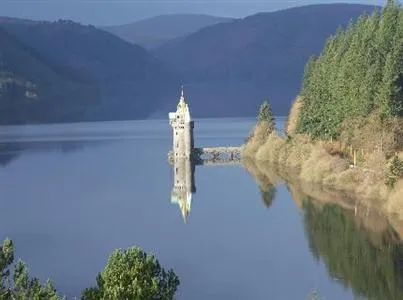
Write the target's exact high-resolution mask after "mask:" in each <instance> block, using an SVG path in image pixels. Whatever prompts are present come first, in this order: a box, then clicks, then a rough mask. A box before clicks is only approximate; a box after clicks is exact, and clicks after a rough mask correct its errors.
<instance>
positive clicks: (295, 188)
mask: <svg viewBox="0 0 403 300" xmlns="http://www.w3.org/2000/svg"><path fill="white" fill-rule="evenodd" d="M242 164H243V166H244V168H245V169H246V170H247V172H248V173H249V174H251V176H253V177H254V179H255V180H256V183H257V185H258V186H259V188H260V189H261V190H265V189H267V188H268V187H272V186H274V187H275V186H277V185H279V184H285V185H286V186H287V189H288V190H289V192H290V194H291V196H292V199H293V200H294V203H295V205H296V206H297V207H298V208H299V209H302V207H303V203H304V200H307V199H308V198H309V199H311V200H313V201H314V203H315V204H316V205H319V206H320V207H325V206H326V205H337V206H339V207H340V208H341V209H343V210H344V211H346V212H348V213H350V214H351V215H354V217H355V218H357V223H359V224H361V226H363V227H364V228H367V229H368V230H370V231H371V232H383V231H385V230H387V228H388V227H391V228H392V229H393V230H394V231H395V232H396V233H397V234H398V236H399V239H400V241H403V219H402V217H401V216H396V215H393V214H390V213H387V212H385V211H384V210H380V209H379V204H380V203H379V201H378V202H377V201H376V199H370V200H371V201H368V199H363V198H357V197H354V196H351V195H349V194H348V192H346V191H340V190H335V189H332V188H330V187H327V186H324V185H320V184H317V183H313V182H304V181H303V180H301V178H300V177H299V175H298V172H297V170H291V169H283V168H281V167H280V166H279V165H270V164H257V163H256V161H255V160H254V159H251V158H250V157H244V158H243V159H242Z"/></svg>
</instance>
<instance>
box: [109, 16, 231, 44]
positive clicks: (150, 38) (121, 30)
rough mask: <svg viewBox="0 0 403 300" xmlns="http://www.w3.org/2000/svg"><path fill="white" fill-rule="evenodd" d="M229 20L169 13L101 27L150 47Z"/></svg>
mask: <svg viewBox="0 0 403 300" xmlns="http://www.w3.org/2000/svg"><path fill="white" fill-rule="evenodd" d="M231 20H232V19H231V18H223V17H215V16H209V15H196V14H169V15H160V16H156V17H152V18H148V19H145V20H141V21H138V22H134V23H131V24H124V25H118V26H108V27H103V28H102V29H104V30H106V31H109V32H110V33H113V34H115V35H117V36H118V37H120V38H122V39H124V40H126V41H128V42H131V43H134V44H138V45H141V46H143V47H145V48H146V49H152V48H156V47H158V46H161V45H162V44H164V43H165V42H167V41H169V40H172V39H174V38H177V37H180V36H184V35H188V34H190V33H194V32H196V31H198V30H199V29H201V28H203V27H207V26H212V25H215V24H218V23H222V22H229V21H231Z"/></svg>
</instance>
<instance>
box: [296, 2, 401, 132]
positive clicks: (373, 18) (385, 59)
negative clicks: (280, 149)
mask: <svg viewBox="0 0 403 300" xmlns="http://www.w3.org/2000/svg"><path fill="white" fill-rule="evenodd" d="M402 72H403V11H402V9H401V7H400V5H399V3H398V1H388V3H387V5H386V7H385V8H384V9H383V10H382V12H381V13H379V12H377V11H374V12H373V13H372V14H371V15H363V16H361V17H360V18H359V19H358V20H357V21H356V22H355V23H353V22H350V23H349V25H348V26H347V28H346V29H344V30H342V29H339V30H337V32H336V33H335V35H333V36H332V37H330V38H329V39H328V40H327V41H326V43H325V45H324V48H323V51H322V53H321V54H320V55H319V56H318V57H317V58H316V59H310V60H309V61H308V63H307V65H306V67H305V73H304V78H303V83H302V90H301V95H302V99H303V105H302V108H301V110H300V114H299V118H298V122H297V132H299V133H306V134H309V135H311V136H312V137H313V138H319V139H330V138H332V139H337V138H338V137H339V136H340V135H341V134H342V132H343V131H345V130H347V131H350V132H353V131H354V129H356V128H359V127H360V126H362V125H364V124H365V123H366V122H367V117H368V115H369V114H371V113H375V114H378V115H380V116H381V119H380V120H385V119H391V118H394V117H396V116H402V115H403V91H402V85H403V75H402ZM346 120H348V122H347V123H346Z"/></svg>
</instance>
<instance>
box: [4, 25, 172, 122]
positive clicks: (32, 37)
mask: <svg viewBox="0 0 403 300" xmlns="http://www.w3.org/2000/svg"><path fill="white" fill-rule="evenodd" d="M0 28H4V29H5V30H7V31H8V33H9V34H10V35H13V36H15V37H16V38H17V39H18V40H19V41H21V44H24V45H26V46H27V47H29V48H30V49H33V51H35V53H36V54H37V55H38V56H40V57H43V58H46V61H47V63H48V64H50V65H52V66H53V67H54V69H58V70H59V69H60V70H65V72H67V71H66V70H68V72H69V76H73V77H74V76H76V77H77V78H80V80H81V79H83V78H85V79H86V80H88V81H90V82H92V83H94V84H96V85H97V87H98V88H99V91H100V95H101V101H100V104H99V105H97V106H96V107H92V108H91V109H90V110H88V111H86V115H85V118H84V119H85V120H116V119H133V118H145V117H147V116H148V115H150V114H151V113H152V112H153V111H155V109H156V107H157V104H158V102H159V101H163V99H164V97H169V95H171V96H170V97H172V98H174V97H175V93H176V92H177V89H178V86H179V81H178V80H176V79H175V76H174V75H173V74H172V73H171V72H170V71H168V70H167V68H166V67H165V66H164V64H163V63H162V62H161V61H159V60H158V59H156V58H155V57H153V56H152V55H150V54H149V53H148V52H147V51H146V50H145V49H144V48H142V47H140V46H137V45H133V44H130V43H128V42H126V41H124V40H122V39H120V38H118V37H116V36H115V35H113V34H111V33H108V32H106V31H103V30H100V29H97V28H95V27H94V26H83V25H80V24H78V23H74V22H71V21H64V20H60V21H58V22H27V21H26V20H23V21H21V22H18V21H15V20H14V21H8V22H5V21H4V19H3V22H1V21H0ZM0 41H1V39H0ZM1 46H2V41H1V42H0V48H1ZM13 59H17V60H18V57H14V56H13V55H12V53H10V55H9V56H8V60H10V61H11V60H13ZM37 68H38V67H37V66H36V65H32V66H30V67H29V68H28V67H27V70H22V71H21V73H20V74H21V76H25V75H26V74H28V73H29V72H36V71H37ZM39 76H40V74H39ZM50 77H51V76H50ZM28 78H29V80H33V81H35V79H36V78H35V77H34V76H30V77H28ZM60 85H62V83H61V82H60ZM83 96H84V94H83ZM59 97H62V96H59ZM81 98H82V97H79V96H77V97H75V98H74V99H72V98H71V97H69V99H65V103H66V104H65V105H67V103H69V102H70V101H73V102H75V101H78V99H81ZM53 100H54V101H59V99H53Z"/></svg>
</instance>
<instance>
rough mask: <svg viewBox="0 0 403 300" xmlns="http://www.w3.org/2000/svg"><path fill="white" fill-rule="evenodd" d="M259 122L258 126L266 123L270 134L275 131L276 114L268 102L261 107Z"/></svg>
mask: <svg viewBox="0 0 403 300" xmlns="http://www.w3.org/2000/svg"><path fill="white" fill-rule="evenodd" d="M257 121H258V124H261V123H263V122H264V123H266V125H267V126H268V130H269V131H270V132H271V131H273V130H274V129H275V126H276V122H275V120H274V114H273V111H272V110H271V107H270V104H269V102H268V101H267V100H265V101H264V102H263V103H262V104H261V105H260V108H259V113H258V117H257Z"/></svg>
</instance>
